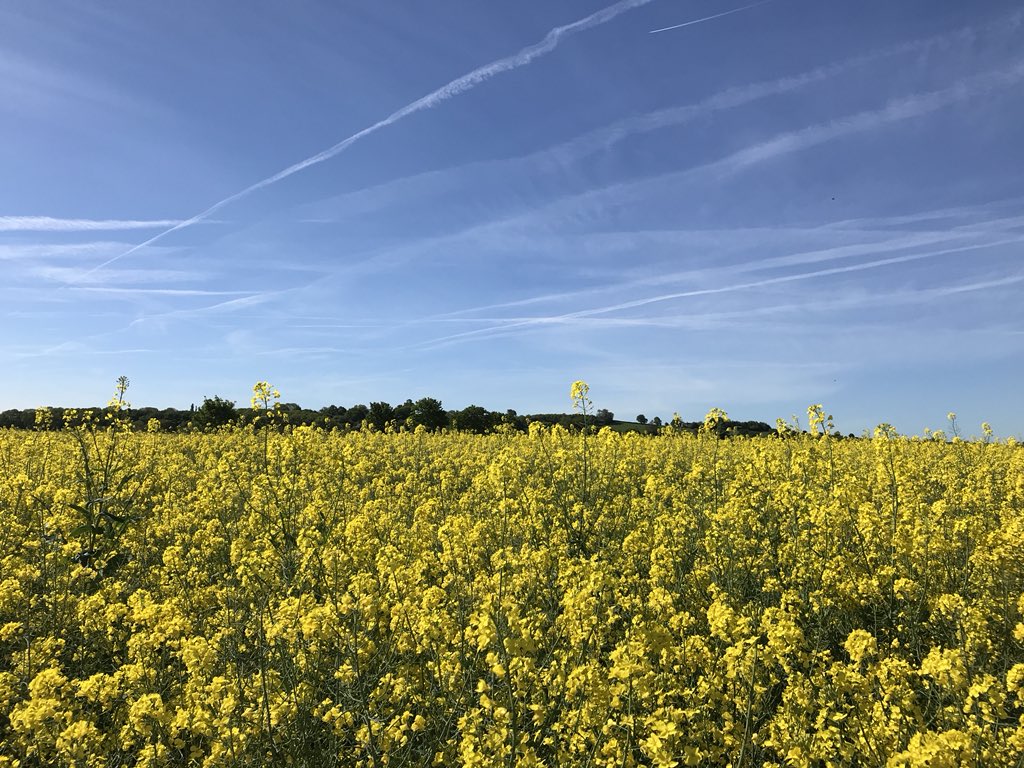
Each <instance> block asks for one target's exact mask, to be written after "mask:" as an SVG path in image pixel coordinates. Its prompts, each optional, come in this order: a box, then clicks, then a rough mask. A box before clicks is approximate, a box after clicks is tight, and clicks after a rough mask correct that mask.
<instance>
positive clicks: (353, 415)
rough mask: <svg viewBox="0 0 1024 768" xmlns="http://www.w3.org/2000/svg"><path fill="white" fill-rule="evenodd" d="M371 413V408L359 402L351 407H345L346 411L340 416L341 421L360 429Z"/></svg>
mask: <svg viewBox="0 0 1024 768" xmlns="http://www.w3.org/2000/svg"><path fill="white" fill-rule="evenodd" d="M369 414H370V409H369V408H367V407H366V406H365V405H363V404H362V403H357V404H356V405H353V406H352V407H351V408H347V409H345V411H344V413H343V414H342V415H341V416H339V418H340V419H341V421H342V422H343V423H344V424H345V425H346V426H349V427H352V428H353V429H359V427H361V426H362V425H363V420H364V419H365V418H366V417H367V416H368V415H369Z"/></svg>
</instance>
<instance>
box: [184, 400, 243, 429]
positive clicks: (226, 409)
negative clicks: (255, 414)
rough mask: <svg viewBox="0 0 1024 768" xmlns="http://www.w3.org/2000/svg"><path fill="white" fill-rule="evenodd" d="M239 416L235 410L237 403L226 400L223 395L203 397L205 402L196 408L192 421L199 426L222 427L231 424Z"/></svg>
mask: <svg viewBox="0 0 1024 768" xmlns="http://www.w3.org/2000/svg"><path fill="white" fill-rule="evenodd" d="M237 417H238V412H237V411H236V410H235V403H234V402H233V401H232V400H225V399H224V398H222V397H217V396H216V395H214V396H213V397H206V398H203V404H202V405H201V406H199V408H198V409H196V411H195V414H194V415H193V417H192V423H193V424H195V425H196V426H197V427H200V428H206V427H222V426H224V425H225V424H230V423H231V422H232V421H234V420H235V419H236V418H237Z"/></svg>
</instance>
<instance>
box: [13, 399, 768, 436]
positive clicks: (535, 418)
mask: <svg viewBox="0 0 1024 768" xmlns="http://www.w3.org/2000/svg"><path fill="white" fill-rule="evenodd" d="M105 410H107V409H105V408H91V409H89V408H62V407H53V408H49V409H47V411H48V415H49V418H48V419H47V421H46V422H45V423H42V424H40V423H37V418H36V414H37V410H36V409H33V408H24V409H10V410H6V411H0V429H2V428H14V429H36V428H41V429H54V430H57V429H63V428H65V427H69V426H75V425H76V424H79V423H81V419H82V417H83V414H84V413H85V412H86V411H92V412H93V413H102V412H103V411H105ZM277 413H278V416H279V418H278V421H277V423H279V424H291V425H294V426H298V425H310V426H316V427H321V428H323V429H340V430H356V429H362V428H364V427H372V428H374V429H377V430H380V431H383V430H386V429H396V430H397V429H415V428H416V427H419V426H422V427H424V428H425V429H428V430H431V431H436V430H441V429H451V430H459V431H463V432H475V433H478V434H484V433H488V432H493V431H495V430H496V429H497V428H498V427H499V426H502V425H505V427H506V428H511V429H514V430H518V431H523V432H525V431H526V430H527V429H528V428H529V425H530V423H532V422H540V423H542V424H546V425H551V426H553V425H555V424H559V425H561V426H563V427H567V428H577V429H582V428H584V427H593V428H597V429H599V428H602V427H611V428H613V429H618V430H632V431H638V432H645V433H650V434H656V433H657V432H659V431H660V429H661V428H662V427H664V426H671V427H673V428H674V429H675V430H679V431H689V432H696V431H697V429H698V428H699V427H700V426H701V424H702V422H700V421H683V420H682V419H681V418H680V417H679V416H678V415H676V416H674V417H673V418H672V420H671V421H669V422H668V423H667V424H665V423H663V422H662V420H661V419H660V418H659V417H654V418H652V419H647V418H646V417H645V416H644V415H643V414H639V415H637V417H636V419H635V420H632V421H622V420H616V419H615V414H614V413H612V412H611V411H609V410H607V409H605V408H599V409H597V410H596V411H595V412H594V413H593V414H591V415H587V416H584V415H582V414H579V413H573V414H569V413H532V414H519V413H517V412H516V411H514V410H512V409H511V408H510V409H508V410H505V411H492V410H488V409H487V408H484V407H482V406H479V405H469V406H467V407H465V408H462V409H461V410H447V409H445V408H444V406H443V405H442V403H441V401H440V400H438V399H436V398H433V397H423V398H420V399H419V400H415V401H414V400H411V399H410V400H406V401H405V402H404V403H401V404H399V405H391V404H390V403H387V402H383V401H381V402H371V403H370V404H369V405H365V404H362V403H357V404H355V405H352V406H348V407H346V406H341V405H328V406H325V407H323V408H320V409H318V410H312V409H309V408H303V407H302V406H300V405H298V404H297V403H280V404H278V406H277ZM257 414H258V411H256V410H254V409H252V408H249V407H238V406H236V405H235V403H234V402H233V401H231V400H227V399H224V398H222V397H218V396H214V397H207V398H204V399H203V402H202V403H201V404H200V405H199V406H195V405H193V406H191V407H190V408H188V409H178V408H150V407H144V408H127V409H124V410H122V411H121V414H120V416H121V418H122V419H125V420H127V421H128V422H129V423H130V424H131V425H132V427H133V428H134V429H137V430H147V429H150V430H152V429H154V428H156V429H159V430H161V431H165V432H181V431H188V430H206V429H216V428H217V427H221V426H227V425H229V424H240V425H243V426H244V425H246V424H251V423H253V421H254V420H255V419H256V416H257ZM716 431H717V432H718V433H719V434H720V435H721V436H726V435H747V436H754V435H763V434H770V433H773V432H775V429H774V428H773V427H770V426H768V425H767V424H766V423H764V422H761V421H729V420H724V421H722V422H720V423H719V424H717V425H716Z"/></svg>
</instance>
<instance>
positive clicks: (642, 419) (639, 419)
mask: <svg viewBox="0 0 1024 768" xmlns="http://www.w3.org/2000/svg"><path fill="white" fill-rule="evenodd" d="M636 423H637V424H646V423H647V417H646V416H644V415H643V414H642V413H641V414H638V415H637V417H636Z"/></svg>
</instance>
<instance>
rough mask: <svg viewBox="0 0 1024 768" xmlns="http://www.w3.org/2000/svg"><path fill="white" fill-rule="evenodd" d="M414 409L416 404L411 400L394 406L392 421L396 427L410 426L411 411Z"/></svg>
mask: <svg viewBox="0 0 1024 768" xmlns="http://www.w3.org/2000/svg"><path fill="white" fill-rule="evenodd" d="M415 407H416V403H414V402H413V401H412V400H406V401H405V402H404V403H402V404H401V405H396V406H395V415H394V420H395V424H397V425H398V426H400V427H402V426H411V424H412V422H410V421H409V419H410V418H411V417H412V412H413V409H414V408H415Z"/></svg>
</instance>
